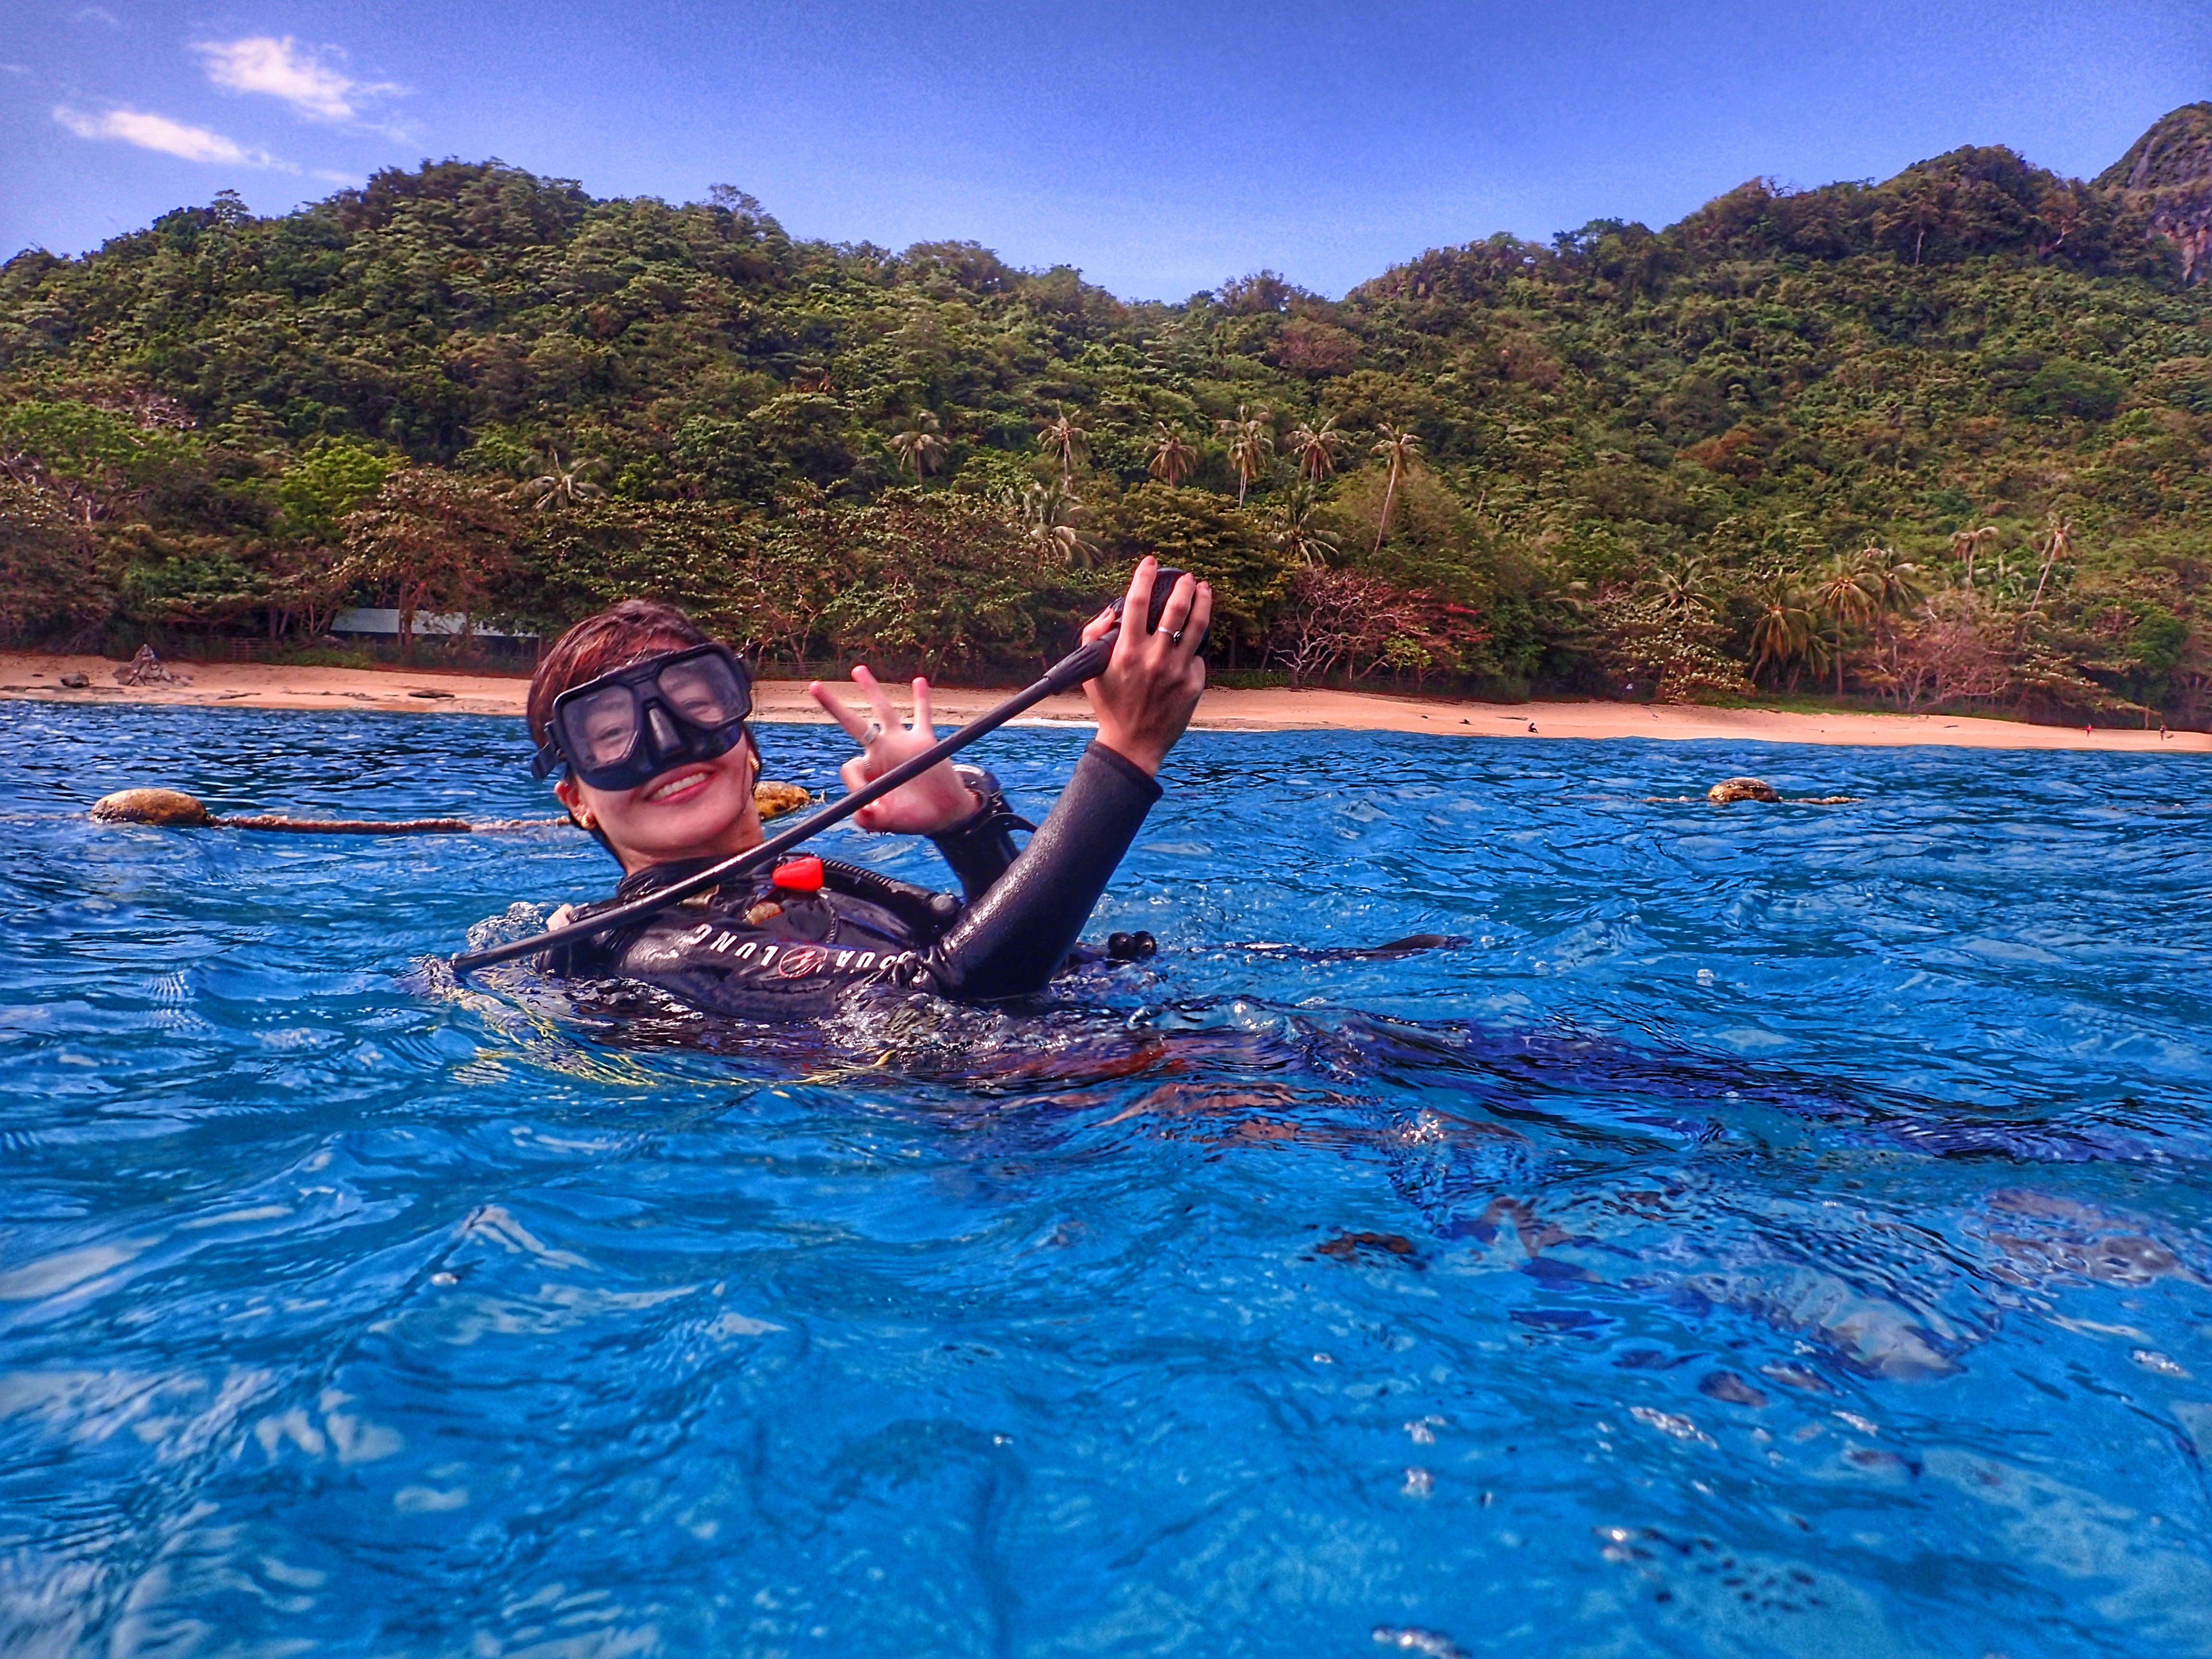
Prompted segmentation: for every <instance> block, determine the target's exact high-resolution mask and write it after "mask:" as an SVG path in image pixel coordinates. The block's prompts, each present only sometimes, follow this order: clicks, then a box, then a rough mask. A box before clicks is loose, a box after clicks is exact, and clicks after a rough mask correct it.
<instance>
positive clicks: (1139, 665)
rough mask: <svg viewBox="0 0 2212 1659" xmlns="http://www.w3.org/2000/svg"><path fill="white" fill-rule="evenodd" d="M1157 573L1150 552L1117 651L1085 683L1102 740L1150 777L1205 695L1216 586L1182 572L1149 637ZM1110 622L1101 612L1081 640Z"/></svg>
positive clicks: (1134, 584)
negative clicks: (1206, 645) (1204, 648)
mask: <svg viewBox="0 0 2212 1659" xmlns="http://www.w3.org/2000/svg"><path fill="white" fill-rule="evenodd" d="M1159 568H1160V562H1159V561H1158V559H1155V558H1153V557H1152V556H1150V555H1147V556H1145V557H1144V558H1142V559H1139V561H1138V562H1137V569H1136V573H1135V574H1133V575H1132V576H1131V577H1130V578H1129V592H1128V595H1127V599H1126V601H1125V602H1124V604H1123V605H1122V612H1121V614H1122V623H1121V635H1120V637H1119V638H1117V639H1116V640H1115V641H1114V654H1113V656H1112V657H1110V658H1109V659H1108V660H1107V664H1106V667H1105V669H1104V671H1102V672H1101V673H1100V674H1099V676H1098V678H1097V679H1094V680H1085V682H1084V684H1083V695H1084V696H1085V697H1087V698H1089V699H1090V700H1091V709H1092V712H1094V713H1095V714H1097V716H1098V741H1099V742H1101V743H1103V744H1105V745H1106V746H1107V747H1108V748H1109V749H1111V750H1113V751H1114V752H1115V754H1117V755H1119V756H1121V757H1122V758H1123V759H1124V760H1127V761H1129V762H1131V763H1133V764H1135V765H1137V766H1139V767H1141V768H1142V769H1144V771H1145V772H1146V775H1152V774H1154V773H1157V772H1158V770H1159V769H1160V763H1161V762H1162V761H1163V760H1165V759H1166V758H1167V753H1168V750H1170V749H1172V748H1174V747H1175V746H1176V739H1177V738H1181V737H1182V734H1183V732H1184V731H1185V730H1186V729H1187V728H1188V726H1189V725H1190V717H1191V716H1192V714H1195V713H1196V712H1197V710H1198V700H1199V697H1200V696H1201V695H1202V694H1203V693H1204V691H1205V690H1206V659H1204V658H1203V657H1201V656H1200V655H1199V654H1198V647H1199V642H1200V641H1202V640H1203V639H1205V637H1206V625H1207V623H1210V622H1211V621H1212V617H1213V590H1212V588H1211V587H1210V586H1207V585H1206V583H1204V582H1202V581H1200V580H1197V579H1196V578H1195V577H1193V576H1190V575H1188V574H1185V575H1184V576H1182V578H1181V579H1180V580H1177V581H1176V585H1175V590H1174V592H1171V593H1170V594H1169V595H1168V601H1167V605H1166V608H1165V609H1164V610H1163V611H1161V613H1160V625H1159V628H1158V630H1157V631H1156V632H1152V633H1146V631H1145V619H1146V617H1149V616H1150V615H1151V614H1152V586H1153V583H1154V581H1155V580H1156V579H1157V578H1158V574H1159ZM1113 625H1114V613H1113V611H1111V610H1107V611H1102V612H1100V613H1099V614H1098V615H1097V616H1096V617H1092V618H1091V622H1090V623H1089V625H1088V626H1086V627H1085V629H1084V630H1083V642H1084V643H1085V645H1088V644H1090V643H1091V641H1093V640H1095V639H1097V638H1098V637H1099V636H1100V635H1103V634H1104V633H1105V632H1106V630H1107V629H1109V628H1111V627H1112V626H1113Z"/></svg>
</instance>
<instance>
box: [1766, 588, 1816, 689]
mask: <svg viewBox="0 0 2212 1659" xmlns="http://www.w3.org/2000/svg"><path fill="white" fill-rule="evenodd" d="M1818 622H1819V618H1817V617H1815V616H1814V614H1813V607H1812V605H1810V604H1809V603H1808V602H1807V599H1806V597H1805V592H1804V590H1803V589H1802V588H1799V587H1781V586H1776V587H1772V588H1770V589H1768V590H1767V591H1766V592H1764V593H1762V594H1760V595H1759V619H1758V620H1757V621H1756V622H1754V623H1752V625H1751V673H1752V678H1753V679H1756V678H1759V673H1760V671H1762V670H1764V669H1765V668H1767V667H1768V666H1770V665H1771V666H1772V667H1774V668H1775V669H1777V670H1780V669H1782V668H1784V667H1785V666H1787V665H1790V664H1791V663H1795V662H1799V661H1801V660H1802V659H1804V658H1805V657H1807V656H1808V655H1809V654H1810V653H1811V652H1812V649H1813V647H1814V643H1815V642H1816V641H1818V640H1819V638H1820V635H1819V634H1818V633H1817V632H1816V631H1815V629H1816V626H1817V623H1818ZM1790 687H1791V689H1792V690H1795V689H1796V676H1795V675H1792V676H1791V677H1790Z"/></svg>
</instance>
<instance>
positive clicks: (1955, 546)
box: [1951, 524, 2000, 587]
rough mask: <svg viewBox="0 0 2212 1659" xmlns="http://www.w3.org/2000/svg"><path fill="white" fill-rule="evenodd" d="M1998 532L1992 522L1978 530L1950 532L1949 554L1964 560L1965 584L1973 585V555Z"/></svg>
mask: <svg viewBox="0 0 2212 1659" xmlns="http://www.w3.org/2000/svg"><path fill="white" fill-rule="evenodd" d="M1999 533H2000V532H1998V530H1997V527H1996V526H1995V525H1993V524H1985V525H1984V526H1982V527H1981V528H1980V529H1979V530H1954V531H1953V532H1951V556H1952V557H1953V558H1954V559H1964V560H1965V561H1966V586H1969V587H1972V586H1973V585H1974V555H1975V554H1977V553H1978V552H1980V551H1981V550H1982V548H1983V547H1984V545H1985V544H1988V543H1990V542H1993V541H1995V540H1996V538H1997V536H1998V534H1999Z"/></svg>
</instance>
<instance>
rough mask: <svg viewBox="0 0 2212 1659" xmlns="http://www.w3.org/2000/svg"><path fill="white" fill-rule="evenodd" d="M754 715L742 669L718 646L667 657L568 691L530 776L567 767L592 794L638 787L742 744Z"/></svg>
mask: <svg viewBox="0 0 2212 1659" xmlns="http://www.w3.org/2000/svg"><path fill="white" fill-rule="evenodd" d="M752 711H753V694H752V684H751V682H750V679H748V678H747V677H746V674H745V668H744V664H743V663H741V662H739V661H738V659H737V658H736V656H735V655H734V654H732V652H731V651H730V649H729V647H726V646H720V645H698V646H693V647H690V649H688V650H684V651H664V652H662V653H659V654H658V655H656V656H651V657H647V658H646V659H644V660H643V661H641V662H634V663H632V664H630V665H629V666H628V667H626V668H617V669H616V670H615V671H613V672H611V673H608V674H602V675H600V676H599V678H597V679H595V680H586V682H585V683H584V684H581V685H579V686H574V687H572V688H571V689H570V690H566V691H563V692H562V694H561V695H560V696H557V697H556V698H555V699H554V700H553V716H552V721H551V725H552V733H551V735H550V737H549V738H547V739H546V741H545V742H544V744H541V745H540V746H539V748H538V757H537V759H536V760H535V761H534V762H532V764H531V772H532V775H535V776H538V777H541V778H542V777H544V776H546V775H549V774H550V773H551V772H553V771H554V770H555V769H556V768H558V767H560V766H562V764H564V763H565V764H566V765H567V766H568V771H569V774H570V775H572V776H574V777H576V778H578V779H580V780H581V781H584V782H586V783H588V784H590V785H591V786H592V788H594V789H635V788H636V787H638V786H639V785H640V784H641V783H644V782H646V781H648V780H650V779H652V778H654V777H657V776H659V775H660V774H661V773H663V772H665V771H666V770H668V769H669V768H670V767H671V766H677V765H680V764H682V763H684V762H685V761H705V760H713V759H714V758H715V757H717V756H720V755H726V754H727V753H728V752H729V751H730V750H732V748H734V747H735V746H736V745H737V742H738V738H739V737H740V736H741V735H742V734H743V732H744V721H745V717H746V716H747V715H749V714H751V713H752Z"/></svg>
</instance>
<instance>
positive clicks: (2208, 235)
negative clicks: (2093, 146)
mask: <svg viewBox="0 0 2212 1659" xmlns="http://www.w3.org/2000/svg"><path fill="white" fill-rule="evenodd" d="M2097 182H2098V183H2099V184H2100V185H2103V186H2105V187H2106V189H2108V190H2122V191H2126V192H2127V193H2128V195H2129V196H2130V197H2131V198H2132V199H2133V200H2134V201H2135V202H2137V203H2139V204H2142V206H2143V207H2144V208H2145V209H2146V210H2148V213H2149V216H2150V224H2151V228H2152V229H2153V230H2154V231H2156V232H2158V233H2159V234H2162V235H2165V236H2166V237H2169V238H2171V239H2172V242H2173V244H2174V246H2176V247H2178V248H2179V249H2180V250H2181V270H2182V276H2183V278H2184V279H2185V280H2187V281H2194V280H2196V279H2197V278H2198V277H2201V276H2204V275H2206V274H2207V273H2208V272H2212V103H2205V104H2184V105H2183V106H2181V107H2180V108H2179V109H2178V110H2176V111H2174V112H2172V114H2171V115H2168V116H2166V117H2165V118H2163V119H2162V120H2160V121H2159V122H2158V123H2157V124H2156V125H2154V126H2153V127H2152V128H2151V130H2150V131H2148V132H2146V133H2145V134H2143V136H2142V137H2140V138H2138V139H2136V142H2135V143H2134V145H2133V147H2132V148H2130V149H2129V151H2128V153H2127V154H2126V155H2123V156H2122V157H2120V159H2119V160H2118V161H2115V162H2114V163H2113V164H2112V166H2111V167H2107V168H2106V169H2105V171H2104V172H2103V173H2100V175H2099V176H2098V179H2097Z"/></svg>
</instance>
